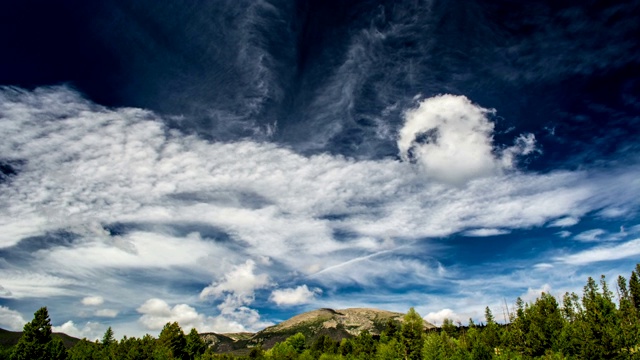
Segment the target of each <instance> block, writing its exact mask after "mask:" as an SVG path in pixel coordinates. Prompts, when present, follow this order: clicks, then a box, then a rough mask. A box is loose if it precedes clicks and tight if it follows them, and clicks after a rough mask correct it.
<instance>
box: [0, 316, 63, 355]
mask: <svg viewBox="0 0 640 360" xmlns="http://www.w3.org/2000/svg"><path fill="white" fill-rule="evenodd" d="M33 315H34V316H33V320H32V321H30V322H28V323H26V324H25V325H24V329H23V331H22V336H21V337H20V340H18V344H16V346H15V347H14V349H13V352H12V353H11V357H10V359H11V360H31V359H66V355H67V353H66V351H64V345H62V341H60V340H59V339H56V341H54V340H53V337H52V336H51V319H50V318H49V312H48V311H47V308H46V307H42V308H40V309H38V311H36V312H35V313H34V314H33Z"/></svg>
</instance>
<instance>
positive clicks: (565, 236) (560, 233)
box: [556, 230, 572, 239]
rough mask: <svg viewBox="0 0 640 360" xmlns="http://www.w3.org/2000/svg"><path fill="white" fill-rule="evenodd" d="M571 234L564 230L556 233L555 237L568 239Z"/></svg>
mask: <svg viewBox="0 0 640 360" xmlns="http://www.w3.org/2000/svg"><path fill="white" fill-rule="evenodd" d="M571 234H572V233H571V231H566V230H563V231H559V232H557V233H556V235H558V236H560V237H561V238H563V239H564V238H568V237H569V236H571Z"/></svg>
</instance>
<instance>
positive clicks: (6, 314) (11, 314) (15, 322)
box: [0, 306, 27, 331]
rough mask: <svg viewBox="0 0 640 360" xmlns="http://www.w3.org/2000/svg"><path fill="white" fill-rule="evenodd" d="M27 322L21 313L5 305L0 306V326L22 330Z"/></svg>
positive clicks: (12, 329)
mask: <svg viewBox="0 0 640 360" xmlns="http://www.w3.org/2000/svg"><path fill="white" fill-rule="evenodd" d="M26 323H27V320H25V319H24V318H23V317H22V314H20V313H19V312H17V311H15V310H11V309H9V308H8V307H6V306H0V327H1V328H3V329H7V330H11V331H22V329H23V328H24V324H26Z"/></svg>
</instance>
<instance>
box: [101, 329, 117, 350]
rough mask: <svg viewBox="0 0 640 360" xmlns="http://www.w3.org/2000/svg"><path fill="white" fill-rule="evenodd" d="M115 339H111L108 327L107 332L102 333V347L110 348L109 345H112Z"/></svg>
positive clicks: (111, 333)
mask: <svg viewBox="0 0 640 360" xmlns="http://www.w3.org/2000/svg"><path fill="white" fill-rule="evenodd" d="M115 341H116V340H115V338H114V337H113V330H112V329H111V326H109V327H108V328H107V331H105V332H104V335H103V336H102V347H105V348H108V347H109V346H111V344H113V343H114V342H115Z"/></svg>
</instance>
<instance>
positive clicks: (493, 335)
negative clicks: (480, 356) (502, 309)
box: [482, 306, 500, 349]
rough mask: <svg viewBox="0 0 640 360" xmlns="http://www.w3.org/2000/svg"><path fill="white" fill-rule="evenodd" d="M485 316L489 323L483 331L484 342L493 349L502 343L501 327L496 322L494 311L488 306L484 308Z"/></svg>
mask: <svg viewBox="0 0 640 360" xmlns="http://www.w3.org/2000/svg"><path fill="white" fill-rule="evenodd" d="M484 317H485V320H486V322H487V325H486V326H485V327H484V329H483V331H482V338H483V342H484V343H485V344H486V345H488V346H489V347H490V348H491V349H493V348H496V347H498V346H499V345H500V327H499V326H498V324H496V321H495V319H494V317H493V313H492V312H491V309H490V308H489V307H488V306H487V307H486V308H485V310H484Z"/></svg>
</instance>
